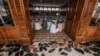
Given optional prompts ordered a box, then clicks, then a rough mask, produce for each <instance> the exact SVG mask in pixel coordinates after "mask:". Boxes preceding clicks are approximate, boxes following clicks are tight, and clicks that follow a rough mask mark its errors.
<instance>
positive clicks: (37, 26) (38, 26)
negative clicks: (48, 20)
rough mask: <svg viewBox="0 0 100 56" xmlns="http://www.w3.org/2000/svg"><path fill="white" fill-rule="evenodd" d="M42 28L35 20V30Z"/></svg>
mask: <svg viewBox="0 0 100 56" xmlns="http://www.w3.org/2000/svg"><path fill="white" fill-rule="evenodd" d="M40 29H42V26H41V24H40V23H39V22H35V30H40Z"/></svg>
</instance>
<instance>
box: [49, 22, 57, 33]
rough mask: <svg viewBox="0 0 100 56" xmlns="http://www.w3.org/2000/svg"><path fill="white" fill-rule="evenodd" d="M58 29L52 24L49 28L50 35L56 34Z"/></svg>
mask: <svg viewBox="0 0 100 56" xmlns="http://www.w3.org/2000/svg"><path fill="white" fill-rule="evenodd" d="M57 32H58V29H57V27H56V23H54V22H52V23H51V27H50V33H57Z"/></svg>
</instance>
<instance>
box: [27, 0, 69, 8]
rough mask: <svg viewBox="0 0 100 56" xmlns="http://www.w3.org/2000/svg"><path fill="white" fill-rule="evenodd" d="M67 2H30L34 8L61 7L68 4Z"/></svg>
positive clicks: (52, 0) (65, 0)
mask: <svg viewBox="0 0 100 56" xmlns="http://www.w3.org/2000/svg"><path fill="white" fill-rule="evenodd" d="M66 2H67V0H29V3H31V4H32V5H34V6H45V7H61V6H63V5H64V4H66Z"/></svg>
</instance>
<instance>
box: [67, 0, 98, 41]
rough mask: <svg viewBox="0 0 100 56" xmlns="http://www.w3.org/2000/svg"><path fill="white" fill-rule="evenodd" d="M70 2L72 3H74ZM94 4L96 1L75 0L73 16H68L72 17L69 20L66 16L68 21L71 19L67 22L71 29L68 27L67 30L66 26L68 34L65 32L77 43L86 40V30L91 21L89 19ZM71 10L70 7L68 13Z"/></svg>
mask: <svg viewBox="0 0 100 56" xmlns="http://www.w3.org/2000/svg"><path fill="white" fill-rule="evenodd" d="M69 1H70V0H69ZM72 2H73V3H74V1H72ZM96 2H97V0H77V5H76V7H75V8H76V10H75V13H74V14H73V15H72V14H71V13H70V14H69V15H72V16H73V17H72V18H71V17H70V16H69V15H68V17H70V18H68V19H71V20H69V22H71V23H68V25H69V26H71V27H69V29H68V26H67V27H66V29H67V30H68V31H69V32H67V31H66V32H67V33H68V35H69V36H70V37H71V38H72V39H74V41H75V42H77V43H79V42H81V41H84V40H85V39H86V38H85V37H86V36H87V29H88V27H89V24H90V21H91V19H92V18H91V17H92V13H93V10H94V8H95V4H96ZM70 5H72V4H70ZM73 6H75V5H73ZM72 9H74V8H73V7H72V8H71V9H69V11H71V10H72ZM66 25H67V24H66Z"/></svg>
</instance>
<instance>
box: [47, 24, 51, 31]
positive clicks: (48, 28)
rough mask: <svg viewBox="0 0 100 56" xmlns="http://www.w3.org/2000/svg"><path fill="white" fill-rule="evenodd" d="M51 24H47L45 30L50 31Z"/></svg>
mask: <svg viewBox="0 0 100 56" xmlns="http://www.w3.org/2000/svg"><path fill="white" fill-rule="evenodd" d="M50 27H51V22H47V30H50Z"/></svg>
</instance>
